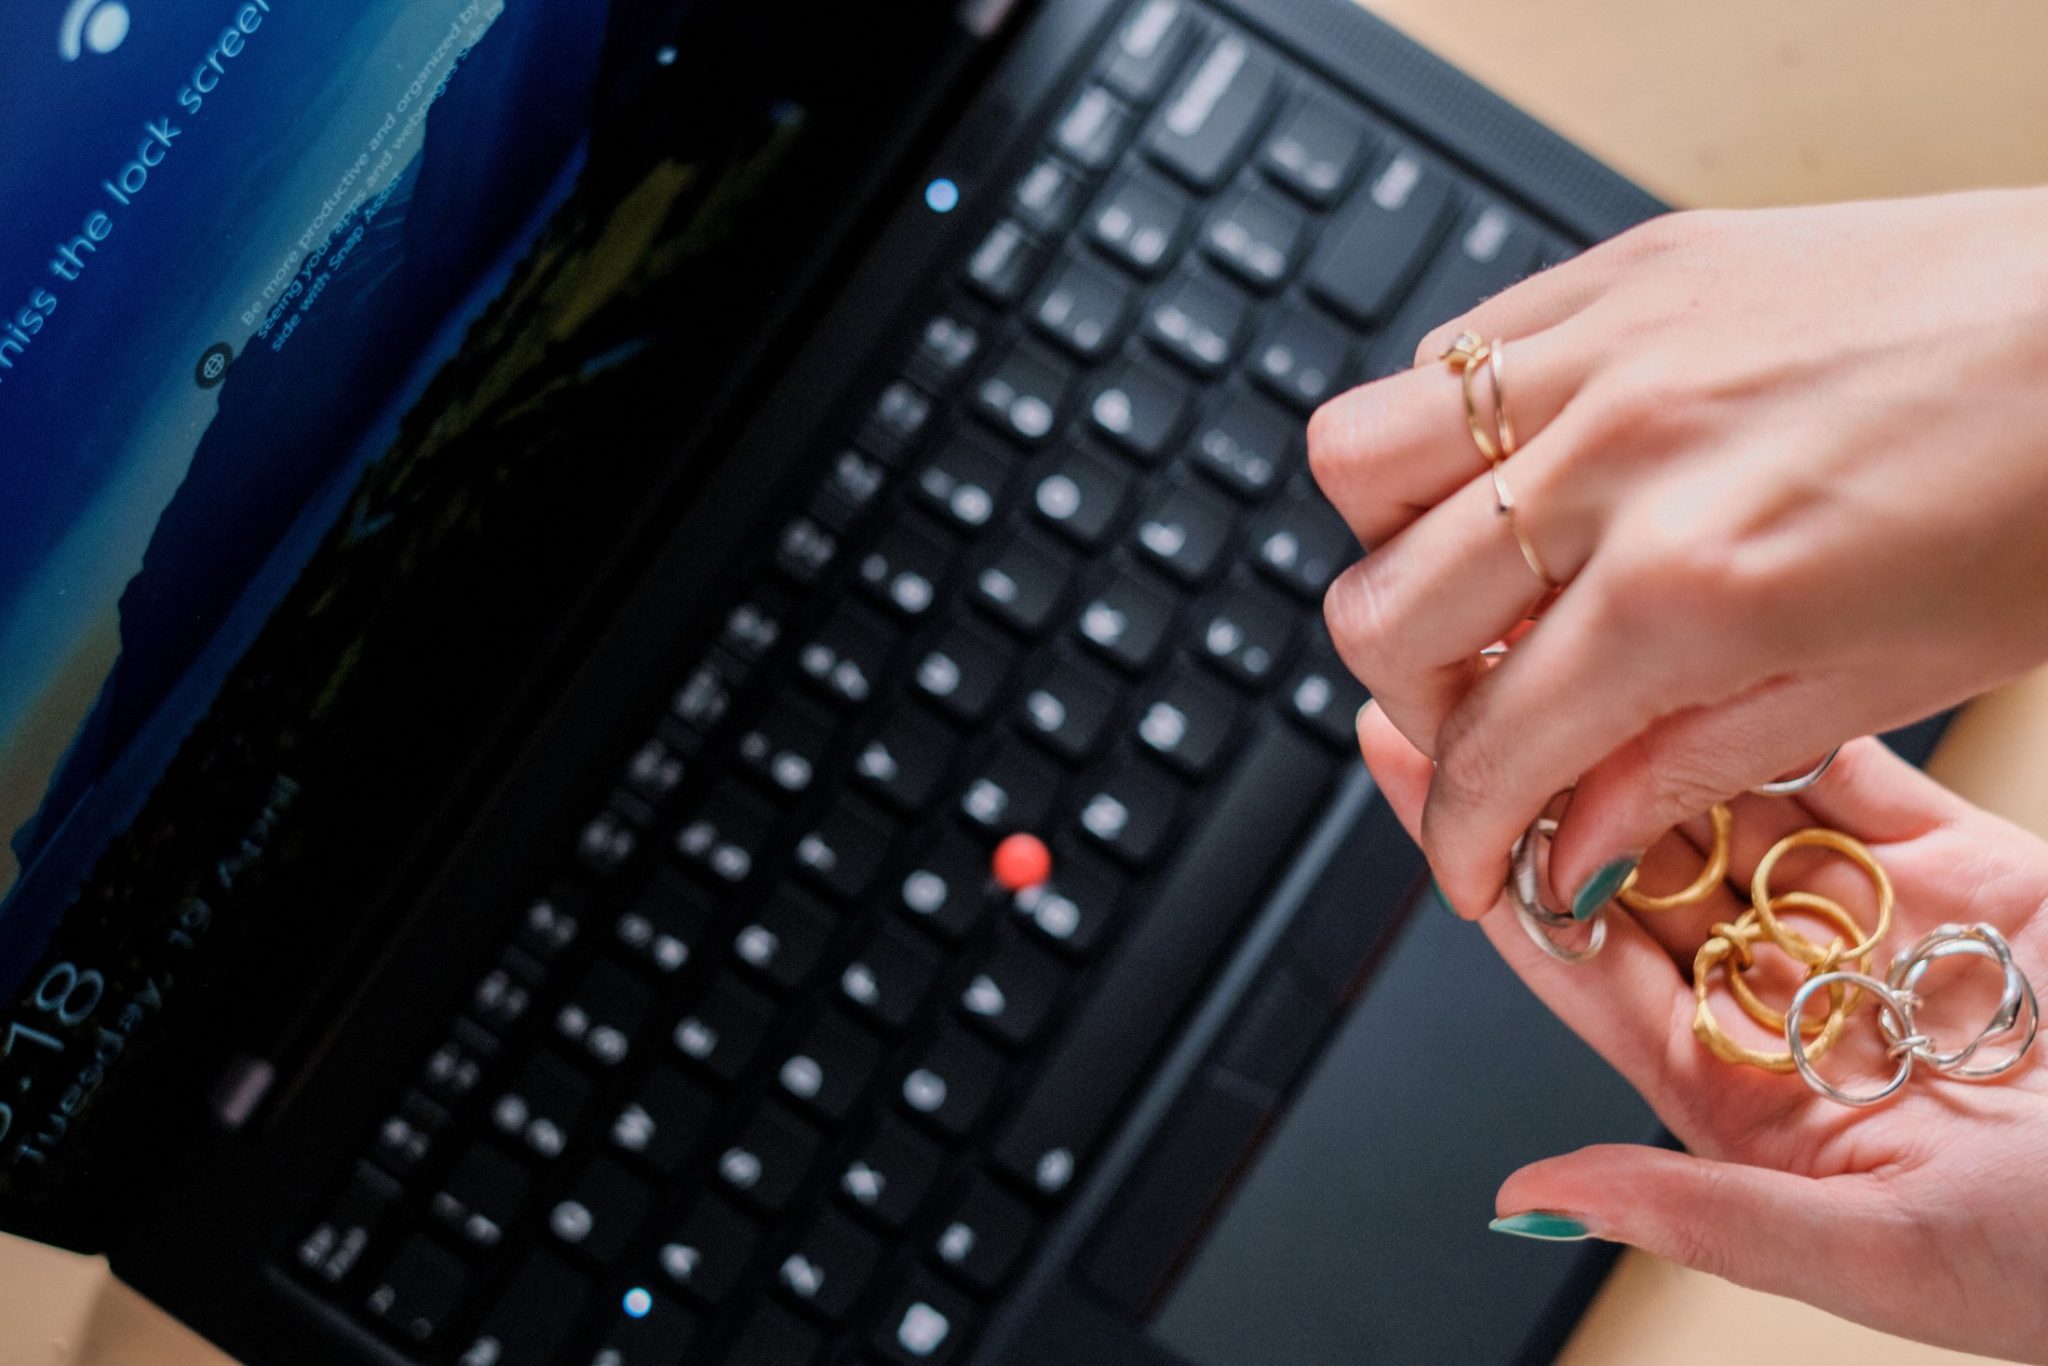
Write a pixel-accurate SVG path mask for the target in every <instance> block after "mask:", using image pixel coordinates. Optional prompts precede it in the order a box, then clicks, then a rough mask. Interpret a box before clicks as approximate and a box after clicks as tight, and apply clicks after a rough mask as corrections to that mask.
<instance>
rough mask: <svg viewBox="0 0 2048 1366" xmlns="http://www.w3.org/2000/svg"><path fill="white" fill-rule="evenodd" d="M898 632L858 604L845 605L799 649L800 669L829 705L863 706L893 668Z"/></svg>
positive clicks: (797, 660)
mask: <svg viewBox="0 0 2048 1366" xmlns="http://www.w3.org/2000/svg"><path fill="white" fill-rule="evenodd" d="M896 642H897V631H896V628H895V627H894V626H893V625H891V624H890V623H889V622H888V621H887V620H885V619H884V618H882V617H879V616H877V615H876V614H875V613H873V612H870V611H869V610H868V609H867V608H865V607H862V606H860V605H859V604H857V603H850V602H849V603H842V604H841V605H840V606H839V608H838V609H837V610H836V611H834V612H833V613H832V615H831V616H830V617H827V618H826V619H825V622H824V624H823V625H821V626H819V627H818V629H817V631H816V633H815V634H813V635H812V637H811V638H810V640H809V641H807V642H806V643H805V644H804V645H803V646H802V647H801V648H800V649H798V651H797V655H796V662H797V669H798V670H799V671H800V672H801V673H802V674H803V676H804V677H805V678H806V679H807V680H809V681H810V683H811V684H812V685H813V686H814V687H816V688H817V689H818V690H819V691H820V692H822V693H823V694H824V695H825V698H826V700H827V701H830V702H833V703H835V704H837V705H839V706H842V707H859V706H861V705H863V704H864V703H866V702H867V700H868V699H869V698H870V697H872V696H874V692H875V687H876V685H877V683H878V682H879V680H880V679H882V678H883V677H884V676H885V675H886V673H887V672H888V668H889V656H890V654H891V653H892V652H893V651H894V649H895V646H896Z"/></svg>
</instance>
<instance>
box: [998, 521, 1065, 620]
mask: <svg viewBox="0 0 2048 1366" xmlns="http://www.w3.org/2000/svg"><path fill="white" fill-rule="evenodd" d="M1074 568H1075V566H1074V561H1073V559H1072V557H1071V556H1069V555H1067V554H1066V553H1065V552H1064V551H1062V550H1059V549H1058V548H1056V547H1054V546H1051V545H1048V544H1047V543H1046V542H1045V541H1043V540H1041V539H1040V538H1038V537H1037V536H1034V535H1032V534H1031V533H1030V532H1028V531H1022V532H1019V533H1017V535H1015V536H1013V537H1012V538H1011V539H1010V540H1009V541H1008V542H1007V543H1006V544H1005V545H1004V546H1003V548H1002V549H1001V550H999V551H998V552H997V553H996V555H995V558H993V559H991V560H990V561H989V562H988V563H987V564H986V565H984V566H983V567H982V569H981V571H980V572H979V573H978V574H976V575H975V579H974V590H973V596H974V599H975V601H976V602H978V603H980V604H981V606H982V608H983V610H985V611H987V612H988V613H989V614H990V615H992V616H994V617H995V618H996V620H997V621H1000V622H1001V623H1002V624H1003V625H1005V626H1008V627H1009V628H1010V629H1011V630H1013V631H1017V632H1020V633H1022V634H1024V635H1027V636H1036V635H1038V634H1039V633H1040V632H1042V631H1044V630H1045V629H1046V627H1048V626H1050V625H1051V624H1052V622H1053V618H1054V617H1055V616H1057V615H1058V613H1059V607H1060V600H1061V599H1062V598H1064V597H1065V596H1066V591H1067V584H1068V582H1069V580H1070V579H1072V577H1073V575H1074Z"/></svg>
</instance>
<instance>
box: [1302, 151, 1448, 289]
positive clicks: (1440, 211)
mask: <svg viewBox="0 0 2048 1366" xmlns="http://www.w3.org/2000/svg"><path fill="white" fill-rule="evenodd" d="M1451 194H1452V192H1451V183H1450V180H1449V178H1448V177H1447V176H1445V175H1444V174H1443V173H1441V172H1439V171H1434V170H1431V169H1429V168H1428V167H1426V166H1424V165H1423V164H1422V162H1421V160H1420V159H1419V158H1418V157H1417V156H1416V155H1415V154H1414V153H1412V152H1406V151H1403V152H1399V153H1396V154H1395V156H1394V157H1393V159H1392V160H1391V161H1389V162H1388V163H1387V164H1386V165H1385V166H1383V167H1382V168H1381V169H1380V171H1379V173H1378V174H1377V175H1375V176H1374V177H1373V179H1372V180H1371V181H1370V182H1368V183H1367V184H1366V185H1365V186H1363V187H1362V188H1361V190H1360V191H1359V193H1357V194H1354V195H1353V196H1352V197H1351V202H1350V204H1349V205H1348V206H1347V207H1346V208H1345V209H1344V210H1343V212H1342V214H1341V215H1340V217H1339V218H1338V220H1337V222H1335V223H1333V224H1332V225H1331V228H1330V232H1329V234H1328V235H1327V236H1326V237H1324V239H1323V245H1322V248H1321V249H1320V250H1319V251H1318V252H1317V253H1316V257H1315V260H1314V261H1313V262H1312V263H1311V264H1310V266H1309V272H1308V287H1309V289H1310V290H1311V291H1312V292H1313V293H1314V294H1315V296H1316V297H1317V298H1319V299H1321V300H1322V301H1323V302H1324V303H1326V304H1328V305H1329V306H1330V307H1332V308H1334V309H1336V310H1337V311H1338V312H1339V313H1341V314H1343V315H1344V316H1345V317H1346V318H1348V319H1350V320H1351V321H1352V322H1354V323H1357V324H1359V325H1360V326H1368V327H1369V326H1377V325H1378V324H1380V323H1382V322H1384V321H1386V319H1387V318H1388V317H1390V316H1391V315H1392V314H1393V311H1394V309H1395V307H1396V306H1397V305H1399V303H1400V302H1401V299H1402V297H1403V296H1404V295H1405V294H1406V293H1407V289H1408V284H1409V281H1411V280H1413V279H1414V278H1415V275H1416V273H1417V272H1418V271H1419V270H1420V269H1421V268H1422V265H1423V263H1424V261H1425V260H1426V258H1427V257H1428V255H1429V252H1430V250H1431V248H1433V247H1434V246H1435V245H1436V243H1437V239H1438V237H1440V236H1441V235H1442V232H1443V227H1444V220H1445V218H1446V217H1447V216H1448V214H1449V212H1450V209H1451Z"/></svg>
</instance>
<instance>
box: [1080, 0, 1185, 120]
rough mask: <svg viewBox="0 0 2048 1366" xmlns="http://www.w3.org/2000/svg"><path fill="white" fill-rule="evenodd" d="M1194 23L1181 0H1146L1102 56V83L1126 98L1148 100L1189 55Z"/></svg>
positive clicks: (1163, 87) (1161, 87) (1164, 84)
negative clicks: (1188, 49)
mask: <svg viewBox="0 0 2048 1366" xmlns="http://www.w3.org/2000/svg"><path fill="white" fill-rule="evenodd" d="M1194 36H1195V26H1194V23H1193V21H1192V20H1191V19H1190V18H1189V17H1188V7H1187V6H1186V5H1184V4H1182V3H1181V0H1145V3H1144V4H1142V5H1140V6H1138V8H1137V9H1136V11H1134V12H1133V13H1132V15H1131V17H1130V19H1129V21H1127V22H1126V23H1125V24H1124V26H1123V28H1122V29H1121V30H1120V31H1119V32H1118V33H1117V36H1116V41H1115V42H1114V43H1112V44H1111V45H1110V49H1109V52H1108V53H1107V54H1106V56H1105V57H1104V59H1103V63H1102V70H1101V73H1100V74H1101V77H1102V80H1103V83H1104V84H1106V85H1108V86H1109V87H1110V88H1111V89H1113V90H1115V91H1116V92H1117V93H1118V94H1120V95H1122V96H1123V97H1124V98H1125V99H1128V100H1134V101H1140V102H1142V101H1145V100H1149V99H1151V98H1152V97H1153V96H1155V95H1157V94H1158V93H1159V92H1160V91H1161V90H1163V89H1165V88H1166V82H1167V81H1168V80H1169V79H1170V78H1171V77H1172V75H1173V72H1174V68H1175V67H1177V66H1179V65H1180V61H1181V58H1182V57H1184V56H1186V54H1187V48H1188V44H1189V42H1190V41H1191V40H1192V39H1193V38H1194Z"/></svg>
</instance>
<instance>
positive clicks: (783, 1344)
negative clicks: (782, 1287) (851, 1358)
mask: <svg viewBox="0 0 2048 1366" xmlns="http://www.w3.org/2000/svg"><path fill="white" fill-rule="evenodd" d="M824 1346H825V1339H824V1338H823V1336H821V1335H820V1334H819V1332H818V1330H817V1329H815V1328H813V1327H811V1325H809V1324H808V1323H805V1322H804V1321H803V1320H802V1319H800V1318H798V1317H797V1316H796V1315H795V1314H794V1313H792V1312H791V1311H789V1310H787V1309H784V1308H783V1307H782V1306H781V1305H779V1304H775V1303H773V1302H768V1301H764V1302H763V1303H762V1304H761V1305H760V1307H758V1308H757V1309H755V1310H754V1312H753V1313H751V1314H750V1315H748V1316H747V1322H746V1326H745V1327H744V1328H742V1329H741V1330H740V1335H739V1337H738V1338H737V1339H736V1340H734V1342H733V1344H732V1346H731V1347H730V1348H728V1349H727V1351H726V1354H725V1357H724V1358H723V1359H724V1360H725V1361H728V1362H730V1363H732V1366H742V1364H743V1366H812V1363H814V1362H815V1361H816V1360H817V1359H818V1353H819V1352H820V1351H822V1350H824Z"/></svg>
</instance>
